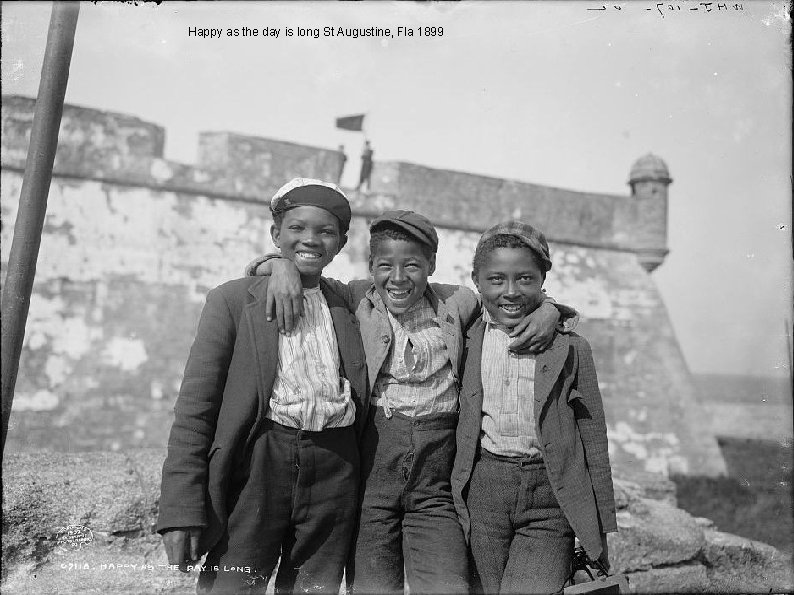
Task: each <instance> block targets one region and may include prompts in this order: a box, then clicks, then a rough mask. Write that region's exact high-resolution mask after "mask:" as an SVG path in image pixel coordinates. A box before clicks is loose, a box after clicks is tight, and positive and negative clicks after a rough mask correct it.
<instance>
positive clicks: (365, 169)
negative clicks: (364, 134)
mask: <svg viewBox="0 0 794 595" xmlns="http://www.w3.org/2000/svg"><path fill="white" fill-rule="evenodd" d="M373 154H374V151H373V150H372V147H370V145H369V141H368V140H366V141H364V150H363V151H362V153H361V176H360V177H359V179H358V187H357V188H356V189H357V190H361V188H362V186H364V185H365V184H366V186H367V190H369V188H370V184H369V178H370V176H371V175H372V155H373Z"/></svg>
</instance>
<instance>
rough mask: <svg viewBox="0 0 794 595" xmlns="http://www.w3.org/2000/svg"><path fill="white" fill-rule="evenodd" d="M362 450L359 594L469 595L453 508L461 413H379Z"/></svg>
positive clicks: (355, 573)
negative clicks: (407, 590)
mask: <svg viewBox="0 0 794 595" xmlns="http://www.w3.org/2000/svg"><path fill="white" fill-rule="evenodd" d="M373 409H375V411H373V413H372V414H371V417H370V419H369V421H368V424H367V428H366V430H365V433H364V437H363V441H362V445H361V464H362V473H363V476H364V479H363V481H364V484H363V485H362V489H363V502H362V507H361V520H360V524H359V531H358V537H357V540H356V543H355V550H354V557H353V566H352V568H351V572H350V575H351V576H350V578H351V579H352V588H353V591H354V592H355V593H399V594H400V595H402V593H403V586H404V585H403V583H404V577H407V580H408V586H409V588H410V591H411V593H415V594H421V593H468V589H469V584H468V560H467V553H466V544H465V540H464V537H463V530H462V528H461V526H460V523H459V522H458V518H457V514H456V513H455V506H454V503H453V501H452V491H451V486H450V475H451V473H452V463H453V461H454V459H455V427H456V426H457V421H458V415H457V413H443V414H432V415H425V416H421V417H407V416H405V415H401V414H399V413H394V414H393V416H392V417H391V418H390V419H389V418H387V417H386V416H385V415H384V413H383V410H382V408H380V407H377V408H373Z"/></svg>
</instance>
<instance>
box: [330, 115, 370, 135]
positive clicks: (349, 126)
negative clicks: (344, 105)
mask: <svg viewBox="0 0 794 595" xmlns="http://www.w3.org/2000/svg"><path fill="white" fill-rule="evenodd" d="M336 127H337V128H341V129H342V130H353V131H354V132H361V131H362V130H363V129H364V114H357V115H355V116H342V117H341V118H337V119H336Z"/></svg>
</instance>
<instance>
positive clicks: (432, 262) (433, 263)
mask: <svg viewBox="0 0 794 595" xmlns="http://www.w3.org/2000/svg"><path fill="white" fill-rule="evenodd" d="M435 272H436V255H435V254H433V256H431V257H430V271H429V272H428V273H427V276H428V277H429V276H430V275H432V274H433V273H435Z"/></svg>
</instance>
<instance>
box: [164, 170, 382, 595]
mask: <svg viewBox="0 0 794 595" xmlns="http://www.w3.org/2000/svg"><path fill="white" fill-rule="evenodd" d="M271 211H272V214H273V222H274V224H273V226H272V228H271V235H272V238H273V242H274V243H275V244H276V246H278V247H279V248H280V249H281V254H282V256H283V257H284V258H287V259H289V260H290V261H291V262H292V263H293V265H294V266H295V268H296V269H297V271H298V274H299V278H300V284H301V296H300V299H301V302H302V309H303V316H302V317H301V319H300V320H299V321H298V324H297V327H296V328H295V330H294V331H293V332H292V333H291V334H290V335H289V336H285V335H282V334H279V332H278V328H277V325H276V323H275V322H272V321H268V320H267V319H266V316H265V296H266V291H267V286H268V281H269V280H268V279H267V278H263V277H245V278H243V279H237V280H234V281H230V282H228V283H225V284H223V285H221V286H219V287H216V288H215V289H213V290H212V291H210V292H209V294H208V295H207V303H206V305H205V307H204V310H203V311H202V314H201V319H200V321H199V325H198V330H197V332H196V338H195V341H194V343H193V346H192V348H191V350H190V355H189V357H188V361H187V365H186V367H185V374H184V380H183V382H182V387H181V389H180V392H179V397H178V399H177V402H176V406H175V409H174V413H175V419H174V424H173V427H172V429H171V435H170V438H169V442H168V457H167V458H166V461H165V464H164V466H163V480H162V492H161V498H160V515H159V521H158V524H157V530H158V531H159V532H160V533H162V535H163V541H164V544H165V548H166V552H167V554H168V559H169V562H170V563H171V564H173V565H178V566H179V567H180V569H181V570H183V571H186V570H188V565H193V564H195V562H196V561H197V560H198V559H199V557H200V556H201V555H202V554H203V553H204V552H208V554H207V558H206V561H205V562H204V564H203V565H202V566H201V567H200V568H201V575H200V577H199V582H198V590H199V592H201V593H205V592H212V593H239V592H242V591H245V592H246V593H264V592H265V588H266V587H267V584H268V580H269V579H270V576H271V574H272V573H273V570H274V568H275V566H276V563H277V562H279V558H280V563H279V569H278V574H277V576H276V592H280V593H289V592H292V591H293V589H294V590H296V591H300V592H308V591H311V592H313V593H315V592H319V593H338V592H339V586H340V584H341V580H342V573H343V569H344V565H345V562H346V560H347V552H348V550H349V547H350V541H351V538H352V534H353V530H354V526H355V521H356V514H357V505H358V485H359V478H360V468H359V454H358V436H357V433H358V434H360V433H361V432H362V430H363V423H364V421H365V420H366V418H367V413H368V411H367V407H368V394H369V386H368V383H367V376H366V364H365V359H364V351H363V346H362V343H361V337H360V335H359V332H358V328H357V325H356V321H355V318H354V317H353V315H352V314H351V313H350V311H349V308H348V307H347V302H346V300H345V299H344V298H343V297H342V296H339V295H338V294H337V293H335V291H334V289H333V287H332V286H330V285H329V284H328V283H327V282H326V281H325V280H324V279H323V277H322V276H321V275H322V271H323V268H324V267H325V266H326V265H327V264H328V263H330V262H331V260H333V258H334V256H336V254H337V253H338V252H339V250H340V249H341V248H342V246H344V244H345V242H346V240H347V235H346V234H347V230H348V227H349V225H350V206H349V204H348V201H347V198H346V197H345V195H344V194H343V193H342V191H341V190H340V189H339V188H338V187H336V186H335V185H333V184H328V183H325V182H321V181H319V180H310V179H302V178H297V179H295V180H292V181H291V182H289V183H288V184H286V185H285V186H283V187H282V188H281V189H280V190H279V191H278V192H277V193H276V195H275V196H274V197H273V200H272V202H271Z"/></svg>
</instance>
